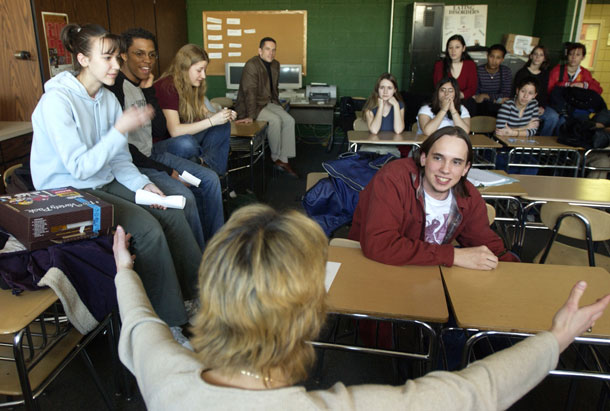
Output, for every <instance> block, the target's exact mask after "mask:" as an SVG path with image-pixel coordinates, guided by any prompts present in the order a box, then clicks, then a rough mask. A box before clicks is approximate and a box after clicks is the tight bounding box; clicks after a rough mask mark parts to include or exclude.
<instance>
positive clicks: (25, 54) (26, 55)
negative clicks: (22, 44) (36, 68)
mask: <svg viewBox="0 0 610 411" xmlns="http://www.w3.org/2000/svg"><path fill="white" fill-rule="evenodd" d="M13 55H14V56H15V58H16V59H17V60H29V59H30V57H32V54H31V53H30V52H29V51H27V50H20V51H16V52H15V53H14V54H13Z"/></svg>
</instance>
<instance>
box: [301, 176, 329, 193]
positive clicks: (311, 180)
mask: <svg viewBox="0 0 610 411" xmlns="http://www.w3.org/2000/svg"><path fill="white" fill-rule="evenodd" d="M326 177H328V173H322V172H320V173H307V184H306V186H305V191H309V189H310V188H311V187H313V186H315V185H316V183H317V182H318V181H320V180H322V179H323V178H326Z"/></svg>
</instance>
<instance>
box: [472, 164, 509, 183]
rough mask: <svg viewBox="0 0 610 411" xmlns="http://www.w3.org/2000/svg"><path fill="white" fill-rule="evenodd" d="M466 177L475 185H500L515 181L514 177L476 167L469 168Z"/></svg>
mask: <svg viewBox="0 0 610 411" xmlns="http://www.w3.org/2000/svg"><path fill="white" fill-rule="evenodd" d="M467 178H468V181H470V182H471V183H472V185H474V186H475V187H491V186H501V185H504V184H510V183H514V182H516V181H517V180H515V179H514V178H511V177H507V176H503V175H501V174H497V173H494V172H491V171H487V170H481V169H478V168H471V169H470V171H469V172H468V177H467Z"/></svg>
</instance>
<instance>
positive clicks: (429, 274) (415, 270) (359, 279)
mask: <svg viewBox="0 0 610 411" xmlns="http://www.w3.org/2000/svg"><path fill="white" fill-rule="evenodd" d="M328 261H336V262H340V263H341V267H340V268H339V272H338V273H337V276H336V277H335V280H334V281H333V284H332V286H331V287H330V290H329V295H328V304H329V308H330V309H331V310H332V311H334V312H339V313H349V314H367V315H371V316H374V317H378V318H396V319H413V320H422V321H430V322H435V323H445V322H447V318H448V312H447V304H446V300H445V293H444V290H443V283H442V281H441V276H440V271H439V269H438V267H437V266H430V267H421V266H403V267H396V266H391V265H385V264H381V263H378V262H376V261H373V260H369V259H368V258H366V257H365V256H364V255H363V254H362V250H360V249H359V248H345V247H336V246H331V247H329V249H328Z"/></svg>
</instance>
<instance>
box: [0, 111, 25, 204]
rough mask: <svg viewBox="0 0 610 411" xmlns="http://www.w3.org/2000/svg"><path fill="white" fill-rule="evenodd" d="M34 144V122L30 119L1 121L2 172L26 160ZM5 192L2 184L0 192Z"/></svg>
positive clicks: (0, 148) (0, 156) (0, 159)
mask: <svg viewBox="0 0 610 411" xmlns="http://www.w3.org/2000/svg"><path fill="white" fill-rule="evenodd" d="M31 145H32V123H31V122H29V121H0V174H2V173H4V171H5V170H6V169H7V168H9V167H10V166H12V165H14V164H19V163H23V162H25V161H26V160H27V159H28V157H29V156H30V148H31ZM3 193H5V187H4V184H0V194H3Z"/></svg>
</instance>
